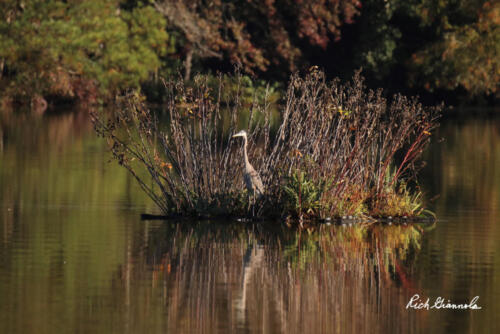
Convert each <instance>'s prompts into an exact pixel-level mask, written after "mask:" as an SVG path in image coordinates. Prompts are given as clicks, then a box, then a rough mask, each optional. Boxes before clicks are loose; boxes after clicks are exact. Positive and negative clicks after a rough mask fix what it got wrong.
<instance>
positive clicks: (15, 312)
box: [0, 112, 500, 333]
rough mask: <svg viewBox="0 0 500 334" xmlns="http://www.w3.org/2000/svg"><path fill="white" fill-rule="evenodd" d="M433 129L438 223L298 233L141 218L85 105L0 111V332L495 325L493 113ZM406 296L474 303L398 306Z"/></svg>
mask: <svg viewBox="0 0 500 334" xmlns="http://www.w3.org/2000/svg"><path fill="white" fill-rule="evenodd" d="M438 132H439V133H437V134H436V136H435V137H434V138H433V142H432V145H431V147H430V149H429V151H428V152H427V154H426V160H427V162H428V164H427V166H426V167H425V169H424V170H423V173H422V174H421V183H422V186H423V188H424V190H425V195H426V197H427V199H429V200H431V199H432V201H429V204H428V206H429V207H430V208H431V209H432V210H433V211H435V212H436V214H437V216H438V217H439V219H440V221H439V222H438V223H436V224H432V225H429V224H428V225H421V226H385V227H383V226H366V227H353V226H343V227H342V226H339V227H334V226H322V227H319V228H317V229H315V230H312V229H311V230H304V231H301V232H299V231H295V230H290V229H288V228H286V227H284V226H281V225H280V224H276V223H275V224H273V223H272V222H270V223H268V224H264V225H258V226H249V225H245V224H240V223H234V222H194V223H192V224H176V223H174V222H169V223H166V222H161V221H149V222H147V221H140V219H139V215H140V213H143V212H153V213H154V212H156V211H155V210H156V209H155V208H154V206H153V204H152V203H151V202H150V201H149V200H148V198H146V197H145V195H143V194H142V193H141V191H140V190H139V188H138V186H137V185H136V184H135V183H134V181H133V180H132V179H131V178H130V177H129V176H128V175H127V174H126V172H125V171H124V170H122V169H121V168H119V167H118V166H117V165H116V164H114V163H108V160H109V155H108V154H107V153H106V144H105V143H104V142H102V141H101V140H100V139H97V138H96V137H95V135H94V134H93V132H92V126H91V124H90V122H89V118H88V114H87V113H86V112H66V113H64V112H63V113H52V114H46V115H43V116H33V115H29V114H24V113H11V114H5V113H4V114H2V113H0V333H58V332H61V333H62V332H64V333H75V332H81V333H111V332H119V333H142V332H143V333H155V332H171V333H186V332H191V333H193V332H204V333H212V332H237V333H240V332H252V333H253V332H259V333H260V332H268V333H278V332H281V333H320V332H324V333H332V332H340V333H361V332H368V333H422V332H425V333H447V332H457V333H459V332H466V333H496V332H498V331H499V330H500V320H497V319H500V318H499V317H498V316H497V315H498V313H499V312H500V269H499V268H500V267H499V265H500V227H499V226H500V225H499V224H500V219H499V208H500V206H499V204H500V118H481V119H478V118H467V119H466V120H462V121H457V120H453V119H451V120H446V121H444V122H443V124H442V126H441V128H440V129H439V131H438ZM440 138H444V139H445V140H444V141H441V140H440ZM415 294H419V295H420V296H422V299H423V301H425V300H426V299H427V298H430V304H433V302H434V300H435V299H436V298H437V297H443V298H445V300H446V301H447V300H450V302H452V303H456V304H462V303H466V302H467V303H468V302H469V301H470V300H471V299H472V298H473V297H474V296H479V300H478V302H477V304H478V305H479V306H481V307H482V309H481V310H477V311H460V310H430V311H425V310H420V311H416V310H407V309H406V305H407V303H408V301H409V300H410V298H411V296H413V295H415Z"/></svg>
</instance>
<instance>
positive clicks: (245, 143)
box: [243, 136, 249, 166]
mask: <svg viewBox="0 0 500 334" xmlns="http://www.w3.org/2000/svg"><path fill="white" fill-rule="evenodd" d="M243 139H244V144H243V156H244V157H245V166H248V165H249V162H248V153H247V137H246V136H245V137H243Z"/></svg>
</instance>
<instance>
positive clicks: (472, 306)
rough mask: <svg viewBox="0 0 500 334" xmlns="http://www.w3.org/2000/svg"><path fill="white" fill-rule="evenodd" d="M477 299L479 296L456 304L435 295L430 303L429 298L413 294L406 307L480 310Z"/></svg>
mask: <svg viewBox="0 0 500 334" xmlns="http://www.w3.org/2000/svg"><path fill="white" fill-rule="evenodd" d="M478 301H479V296H476V297H474V298H472V299H471V300H470V302H468V303H461V304H456V303H454V302H451V301H450V300H449V299H447V300H445V299H444V298H443V297H437V298H436V299H435V300H433V303H432V304H431V299H430V298H427V299H425V298H421V297H420V296H419V295H418V294H414V295H413V296H412V297H411V298H410V301H409V302H408V304H406V309H414V310H432V309H436V310H439V309H453V310H480V309H481V306H479V305H478V304H477V303H478Z"/></svg>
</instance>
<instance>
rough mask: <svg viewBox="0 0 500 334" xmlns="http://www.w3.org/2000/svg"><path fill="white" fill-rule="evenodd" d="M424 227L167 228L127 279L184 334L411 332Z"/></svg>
mask: <svg viewBox="0 0 500 334" xmlns="http://www.w3.org/2000/svg"><path fill="white" fill-rule="evenodd" d="M425 228H428V227H425ZM425 228H424V227H422V226H390V227H382V226H364V227H348V226H346V227H327V226H323V227H320V228H319V229H318V230H316V231H312V230H309V231H292V230H288V229H286V228H279V227H276V226H274V227H273V228H272V229H270V228H269V227H268V226H250V227H248V226H241V225H239V226H234V225H231V226H228V225H220V224H214V223H211V224H207V223H206V222H205V223H199V224H195V225H191V224H190V225H188V226H186V225H178V224H163V225H161V226H159V227H158V228H156V229H154V231H151V233H150V234H149V235H150V238H149V239H148V240H147V242H146V248H145V250H144V254H143V255H142V257H141V258H140V259H138V261H139V263H140V261H141V260H143V261H144V262H143V263H140V264H139V266H138V267H136V269H135V270H132V273H129V274H127V275H132V276H134V279H133V280H132V283H131V284H132V285H133V286H134V287H133V288H132V289H131V291H134V292H137V293H138V294H139V295H138V296H134V297H132V298H133V299H134V300H135V298H136V297H137V298H139V296H144V295H147V296H150V298H151V299H149V298H148V305H144V308H145V309H152V310H154V309H155V307H153V306H152V305H157V306H158V307H161V308H164V311H163V314H164V317H165V319H164V321H165V322H166V326H167V328H168V329H171V330H174V329H175V330H177V331H180V332H212V331H216V329H219V330H220V329H224V330H228V331H239V330H241V329H246V330H247V331H249V332H283V333H299V332H300V333H302V332H304V331H307V332H316V333H317V332H335V331H340V332H358V331H359V330H360V328H367V327H366V326H368V327H369V328H371V329H372V330H373V332H387V331H390V332H394V331H396V332H400V331H403V330H405V331H407V326H408V321H413V319H412V317H414V316H415V314H414V313H411V312H408V311H406V310H405V309H404V305H406V303H405V298H406V297H405V296H406V295H407V294H409V293H412V291H413V290H414V287H413V283H412V282H411V279H410V278H409V277H408V273H409V272H410V271H411V269H412V266H413V264H414V262H415V258H416V254H417V253H418V251H419V249H420V243H421V238H422V235H423V233H424V230H425ZM145 281H146V282H150V284H143V283H140V286H141V287H142V288H141V287H139V288H137V285H136V283H137V282H145ZM144 290H146V291H144ZM405 291H408V293H402V292H405ZM132 304H133V305H135V306H134V307H139V306H138V304H137V303H135V302H134V303H132ZM159 305H161V306H159ZM134 313H135V312H134ZM153 315H154V314H148V315H147V317H148V319H151V316H153ZM396 319H398V320H397V321H396Z"/></svg>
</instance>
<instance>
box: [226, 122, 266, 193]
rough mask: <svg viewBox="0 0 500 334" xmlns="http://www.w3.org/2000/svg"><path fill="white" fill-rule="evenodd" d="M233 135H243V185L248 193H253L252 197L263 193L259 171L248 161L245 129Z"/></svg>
mask: <svg viewBox="0 0 500 334" xmlns="http://www.w3.org/2000/svg"><path fill="white" fill-rule="evenodd" d="M234 137H243V140H244V144H243V157H244V159H245V171H244V173H243V179H244V180H245V185H246V187H247V190H248V192H249V193H250V194H253V195H254V197H255V196H258V197H260V196H261V195H263V194H264V185H263V184H262V180H261V179H260V176H259V173H257V171H256V170H255V168H253V166H252V165H251V164H250V162H249V161H248V152H247V144H248V139H247V133H246V131H245V130H241V131H240V132H238V133H237V134H235V135H234V136H233V138H234Z"/></svg>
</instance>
